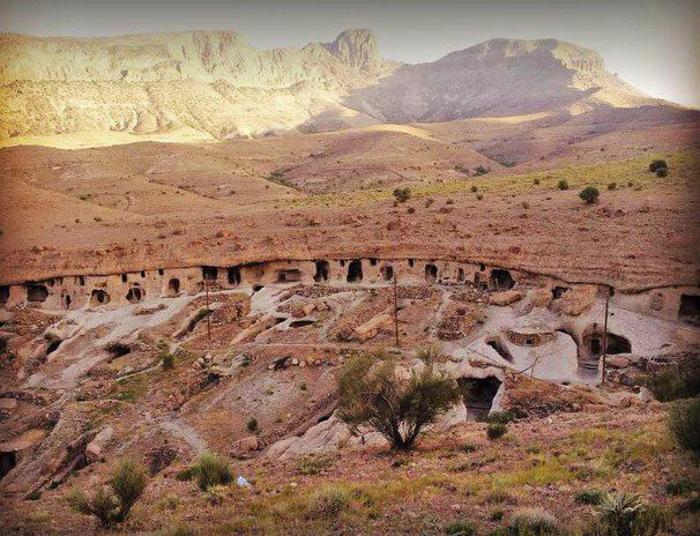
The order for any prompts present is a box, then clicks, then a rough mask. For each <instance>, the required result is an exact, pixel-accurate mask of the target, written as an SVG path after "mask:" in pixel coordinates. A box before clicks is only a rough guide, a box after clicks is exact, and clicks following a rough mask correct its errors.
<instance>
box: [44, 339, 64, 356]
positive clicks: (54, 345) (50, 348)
mask: <svg viewBox="0 0 700 536" xmlns="http://www.w3.org/2000/svg"><path fill="white" fill-rule="evenodd" d="M62 342H63V341H62V340H61V339H53V340H52V341H49V343H48V344H47V345H46V355H49V354H53V353H54V352H55V351H56V350H58V347H59V346H61V343H62Z"/></svg>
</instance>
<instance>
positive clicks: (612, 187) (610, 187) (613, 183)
mask: <svg viewBox="0 0 700 536" xmlns="http://www.w3.org/2000/svg"><path fill="white" fill-rule="evenodd" d="M608 190H617V183H616V182H611V183H610V184H608Z"/></svg>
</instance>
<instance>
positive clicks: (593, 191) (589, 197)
mask: <svg viewBox="0 0 700 536" xmlns="http://www.w3.org/2000/svg"><path fill="white" fill-rule="evenodd" d="M578 196H579V197H580V198H581V199H583V200H584V201H585V202H586V204H587V205H592V204H594V203H596V202H597V201H598V197H599V196H600V192H599V191H598V188H596V187H595V186H586V187H585V188H584V189H583V190H581V191H580V192H579V194H578Z"/></svg>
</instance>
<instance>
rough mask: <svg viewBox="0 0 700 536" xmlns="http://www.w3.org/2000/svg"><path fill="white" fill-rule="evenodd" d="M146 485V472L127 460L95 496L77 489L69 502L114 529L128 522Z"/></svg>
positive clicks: (83, 512)
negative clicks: (130, 512) (118, 524)
mask: <svg viewBox="0 0 700 536" xmlns="http://www.w3.org/2000/svg"><path fill="white" fill-rule="evenodd" d="M146 482H147V478H146V470H145V469H144V468H143V467H142V466H141V465H139V464H137V463H136V462H134V461H132V460H124V461H122V462H121V463H120V464H119V465H118V466H117V467H116V468H115V469H114V470H113V471H112V474H111V476H110V479H109V481H108V483H107V484H108V485H107V486H102V487H100V488H98V490H97V491H96V492H95V493H94V494H93V495H92V496H87V495H86V494H85V492H83V491H82V490H80V489H77V488H76V489H74V490H73V491H71V493H70V494H69V495H68V503H69V504H70V506H71V507H72V508H73V509H74V510H76V511H77V512H80V513H82V514H87V515H93V516H95V517H96V518H97V519H98V520H99V521H100V524H101V525H102V526H103V527H112V526H114V525H115V524H116V523H120V522H122V521H124V520H125V519H126V517H127V516H128V515H129V511H130V510H131V508H132V507H133V506H134V504H136V501H137V500H138V499H139V497H140V496H141V494H142V493H143V490H144V488H145V487H146Z"/></svg>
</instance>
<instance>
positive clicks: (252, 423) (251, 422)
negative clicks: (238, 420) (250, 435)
mask: <svg viewBox="0 0 700 536" xmlns="http://www.w3.org/2000/svg"><path fill="white" fill-rule="evenodd" d="M245 426H246V428H247V429H248V431H249V432H257V431H258V419H256V418H255V417H251V418H250V419H248V422H247V423H246V425H245Z"/></svg>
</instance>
